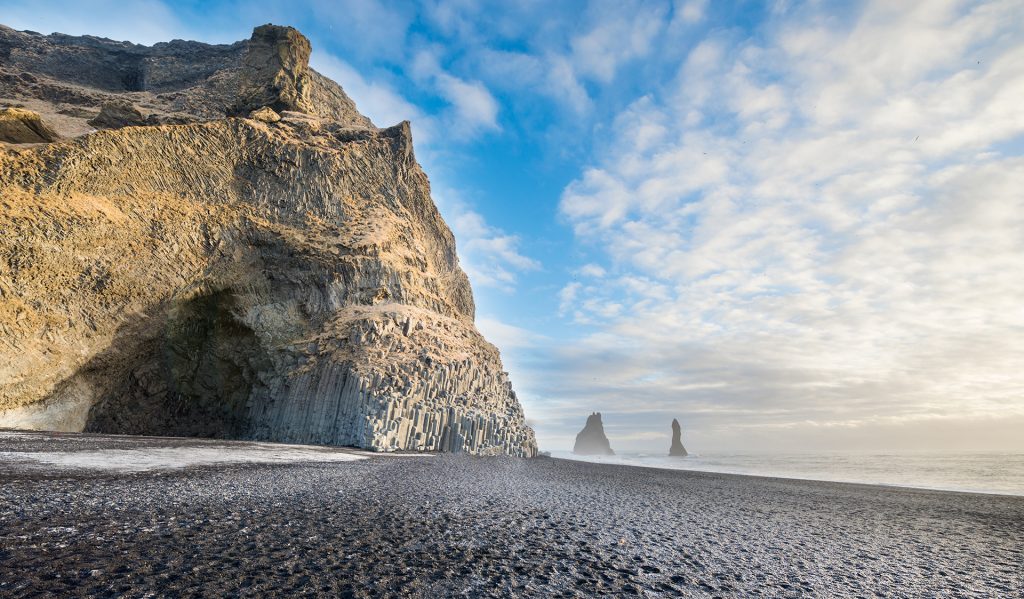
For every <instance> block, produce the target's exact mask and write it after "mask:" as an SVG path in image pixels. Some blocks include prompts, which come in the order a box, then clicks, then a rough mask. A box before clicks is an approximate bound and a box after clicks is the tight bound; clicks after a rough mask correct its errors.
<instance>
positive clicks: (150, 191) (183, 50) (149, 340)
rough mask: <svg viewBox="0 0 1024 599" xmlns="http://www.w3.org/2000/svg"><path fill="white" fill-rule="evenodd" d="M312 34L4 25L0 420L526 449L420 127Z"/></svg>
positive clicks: (23, 424) (67, 427) (519, 413)
mask: <svg viewBox="0 0 1024 599" xmlns="http://www.w3.org/2000/svg"><path fill="white" fill-rule="evenodd" d="M310 51H311V50H310V43H309V40H307V39H306V38H305V37H304V36H303V35H302V34H301V33H299V32H298V31H296V30H295V29H292V28H290V27H280V26H276V25H264V26H261V27H257V28H256V29H255V31H253V34H252V37H251V38H250V39H249V40H245V41H240V42H237V43H234V44H231V45H208V44H203V43H198V42H186V41H181V40H175V41H171V42H167V43H161V44H156V45H155V46H151V47H150V46H139V45H135V44H131V43H128V42H116V41H112V40H106V39H101V38H97V37H92V36H85V37H71V36H67V35H60V34H55V35H39V34H36V33H32V32H18V31H14V30H13V29H10V28H8V27H4V26H2V25H0V108H2V107H4V106H9V108H7V109H6V110H0V198H2V202H0V231H2V232H3V233H2V235H0V256H2V257H3V258H2V259H0V428H21V429H36V430H59V431H76V432H77V431H88V432H101V433H118V434H140V435H172V436H198V437H216V438H230V439H254V440H263V441H276V442H283V443H312V444H321V445H345V446H356V447H362V448H365V449H370V450H374V451H395V450H407V451H447V452H464V453H470V454H483V455H491V454H511V455H516V456H526V457H531V456H534V455H536V453H537V444H536V441H535V439H534V434H533V431H532V430H531V429H530V427H528V426H527V425H526V421H525V419H524V416H523V410H522V406H521V405H520V403H519V400H518V399H517V398H516V394H515V392H514V391H513V389H512V385H511V383H510V382H509V378H508V374H507V373H506V372H505V370H504V368H503V367H502V364H501V359H500V356H499V354H498V349H497V348H496V347H494V346H493V345H491V344H490V343H488V342H487V341H486V340H485V339H484V338H483V336H481V335H480V333H479V331H477V329H476V327H475V326H474V324H473V318H474V310H475V308H474V303H473V292H472V290H471V289H470V285H469V279H468V278H467V277H466V274H465V273H464V272H463V270H462V269H461V268H460V267H459V260H458V254H457V252H456V251H455V239H454V237H453V236H452V232H451V230H450V229H449V228H448V225H446V224H445V222H444V221H443V220H442V218H441V215H440V213H439V212H438V211H437V208H436V206H435V205H434V202H433V200H432V199H431V197H430V184H429V181H428V180H427V175H426V173H424V172H423V170H422V169H421V168H420V165H419V163H417V161H416V156H415V154H414V152H413V141H412V129H411V127H410V124H409V122H408V121H405V122H401V123H397V124H391V125H392V126H389V127H377V126H376V125H374V124H373V123H372V122H371V121H370V119H368V118H367V117H365V116H363V115H362V114H360V113H359V111H358V110H356V106H355V104H354V103H353V101H352V100H351V99H350V98H349V97H348V96H347V95H346V94H345V92H344V90H343V89H342V88H341V86H339V85H338V84H337V83H335V82H333V81H331V80H330V79H328V78H327V77H324V76H323V75H321V74H319V73H317V72H316V71H315V70H313V69H312V68H310V67H309V63H308V61H309V56H310ZM389 124H390V123H389Z"/></svg>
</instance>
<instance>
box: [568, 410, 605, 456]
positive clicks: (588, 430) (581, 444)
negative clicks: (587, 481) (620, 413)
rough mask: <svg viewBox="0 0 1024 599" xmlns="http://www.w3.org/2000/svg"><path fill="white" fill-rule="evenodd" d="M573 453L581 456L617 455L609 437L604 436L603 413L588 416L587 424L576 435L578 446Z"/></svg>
mask: <svg viewBox="0 0 1024 599" xmlns="http://www.w3.org/2000/svg"><path fill="white" fill-rule="evenodd" d="M572 452H573V453H575V454H579V455H615V452H614V451H612V445H611V443H609V442H608V437H606V436H605V434H604V424H603V423H602V422H601V412H594V413H593V414H591V415H590V416H587V424H586V425H585V426H584V427H583V430H581V431H580V432H579V434H577V435H576V444H575V445H573V448H572Z"/></svg>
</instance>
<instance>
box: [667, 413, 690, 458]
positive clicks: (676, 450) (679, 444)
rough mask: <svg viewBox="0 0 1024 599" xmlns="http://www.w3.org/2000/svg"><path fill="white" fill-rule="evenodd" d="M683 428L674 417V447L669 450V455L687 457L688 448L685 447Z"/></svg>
mask: <svg viewBox="0 0 1024 599" xmlns="http://www.w3.org/2000/svg"><path fill="white" fill-rule="evenodd" d="M682 434H683V432H682V429H681V428H680V426H679V421H678V420H676V419H675V418H673V419H672V447H671V448H670V449H669V450H668V455H670V456H672V457H680V458H684V457H686V455H687V454H686V448H685V447H683V441H682V439H681V437H682Z"/></svg>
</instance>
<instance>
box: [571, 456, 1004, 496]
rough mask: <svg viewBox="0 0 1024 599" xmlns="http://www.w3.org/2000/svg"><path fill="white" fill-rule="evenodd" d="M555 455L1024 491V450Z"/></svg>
mask: <svg viewBox="0 0 1024 599" xmlns="http://www.w3.org/2000/svg"><path fill="white" fill-rule="evenodd" d="M665 453H667V451H666V452H665ZM552 455H553V456H554V457H557V458H566V459H573V460H581V461H587V462H599V463H602V464H622V465H626V466H639V467H648V468H668V469H672V470H695V471H701V472H722V473H728V474H746V475H753V476H773V477H781V478H798V479H808V480H824V481H834V482H851V483H865V484H876V485H893V486H899V487H914V488H921V489H941V490H946V491H969V492H975V493H998V494H1002V495H1021V496H1024V452H977V453H974V452H967V453H932V452H900V453H867V452H817V453H758V454H755V453H726V452H709V453H698V454H692V453H691V455H690V456H688V457H685V458H674V457H668V456H667V455H662V454H661V453H654V452H624V453H621V454H619V455H614V456H578V455H574V454H573V453H572V452H568V451H555V452H552Z"/></svg>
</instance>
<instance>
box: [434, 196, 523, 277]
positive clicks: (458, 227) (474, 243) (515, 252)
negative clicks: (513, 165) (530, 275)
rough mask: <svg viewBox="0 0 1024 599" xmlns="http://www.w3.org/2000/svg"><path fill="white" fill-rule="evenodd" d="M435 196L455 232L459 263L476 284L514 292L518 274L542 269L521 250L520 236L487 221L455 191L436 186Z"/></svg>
mask: <svg viewBox="0 0 1024 599" xmlns="http://www.w3.org/2000/svg"><path fill="white" fill-rule="evenodd" d="M433 195H434V200H435V201H436V202H437V204H438V207H439V208H440V209H441V212H442V213H443V214H444V215H445V220H446V221H447V222H448V225H449V226H450V227H451V228H452V231H453V232H454V233H455V238H456V239H457V240H458V251H459V262H460V263H461V265H462V268H463V270H465V271H466V274H467V275H468V276H469V280H470V281H471V282H472V283H473V285H479V286H483V287H491V288H495V289H500V290H503V291H512V290H513V289H515V285H516V282H517V277H518V274H519V273H522V272H530V271H535V270H539V269H540V268H541V263H540V262H538V261H537V260H534V259H533V258H530V257H528V256H526V255H524V254H523V253H522V252H521V250H520V245H521V240H520V239H519V237H518V236H517V235H511V234H509V233H506V232H505V231H503V230H502V229H500V228H497V227H494V226H492V225H490V224H488V223H487V222H486V221H485V219H484V217H483V216H482V215H481V214H480V213H478V212H476V211H474V210H473V209H472V208H470V207H469V205H468V204H467V203H466V202H464V201H463V200H461V199H459V196H458V194H457V193H456V192H455V191H453V190H448V189H443V188H441V187H440V186H437V185H435V186H434V193H433Z"/></svg>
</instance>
